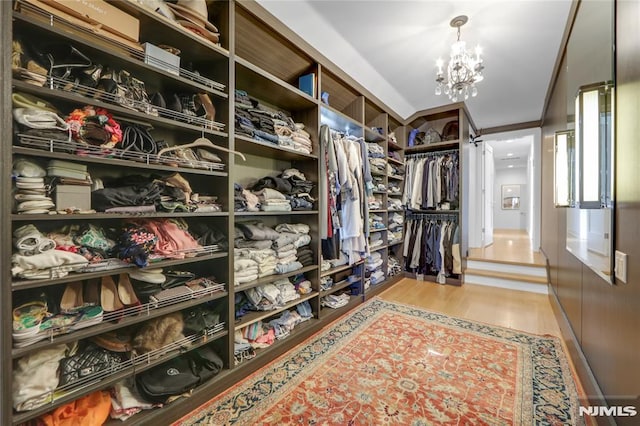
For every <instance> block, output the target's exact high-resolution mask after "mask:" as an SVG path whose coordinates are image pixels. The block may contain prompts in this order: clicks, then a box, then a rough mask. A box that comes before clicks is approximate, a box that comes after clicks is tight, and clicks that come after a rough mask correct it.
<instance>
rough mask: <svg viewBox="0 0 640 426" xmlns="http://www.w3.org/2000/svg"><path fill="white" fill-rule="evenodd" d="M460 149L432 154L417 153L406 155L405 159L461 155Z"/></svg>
mask: <svg viewBox="0 0 640 426" xmlns="http://www.w3.org/2000/svg"><path fill="white" fill-rule="evenodd" d="M459 153H460V150H459V149H447V150H444V151H431V152H416V153H408V154H405V155H404V157H405V158H427V157H439V156H441V155H447V154H459Z"/></svg>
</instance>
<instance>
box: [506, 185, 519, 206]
mask: <svg viewBox="0 0 640 426" xmlns="http://www.w3.org/2000/svg"><path fill="white" fill-rule="evenodd" d="M502 210H520V185H502Z"/></svg>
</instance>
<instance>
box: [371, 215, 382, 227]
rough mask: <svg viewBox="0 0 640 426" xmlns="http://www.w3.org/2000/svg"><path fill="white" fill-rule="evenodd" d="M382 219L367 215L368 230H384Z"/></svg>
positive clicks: (377, 216) (378, 216)
mask: <svg viewBox="0 0 640 426" xmlns="http://www.w3.org/2000/svg"><path fill="white" fill-rule="evenodd" d="M384 228H385V224H384V218H383V217H382V216H380V215H378V214H370V215H369V229H372V230H376V229H384Z"/></svg>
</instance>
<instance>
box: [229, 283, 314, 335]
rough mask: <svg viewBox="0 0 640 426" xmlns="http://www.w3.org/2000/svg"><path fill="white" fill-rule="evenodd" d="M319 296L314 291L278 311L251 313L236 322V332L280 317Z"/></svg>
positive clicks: (288, 303)
mask: <svg viewBox="0 0 640 426" xmlns="http://www.w3.org/2000/svg"><path fill="white" fill-rule="evenodd" d="M317 296H318V292H317V291H312V292H311V293H308V294H303V295H301V296H300V298H299V299H296V300H292V301H291V302H287V303H285V304H284V305H283V306H281V307H280V308H278V309H274V310H271V311H256V312H253V311H252V312H249V313H248V314H246V315H244V316H243V317H242V319H240V321H238V322H236V323H235V324H234V327H235V329H236V330H240V329H242V328H244V327H246V326H248V325H251V324H253V323H255V322H258V321H262V320H263V319H266V318H270V317H272V316H275V315H278V314H279V313H281V312H284V311H286V310H287V309H289V308H293V307H294V306H296V305H298V304H300V303H302V302H304V301H305V300H309V299H313V298H314V297H317Z"/></svg>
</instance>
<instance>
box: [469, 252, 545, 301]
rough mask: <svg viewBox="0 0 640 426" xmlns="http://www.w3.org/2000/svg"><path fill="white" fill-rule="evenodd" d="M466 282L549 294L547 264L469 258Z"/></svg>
mask: <svg viewBox="0 0 640 426" xmlns="http://www.w3.org/2000/svg"><path fill="white" fill-rule="evenodd" d="M464 282H465V284H476V285H486V286H490V287H500V288H508V289H511V290H520V291H528V292H532V293H540V294H547V293H548V287H547V268H546V267H545V265H537V264H531V263H522V262H511V261H501V260H484V259H472V258H468V259H467V267H466V269H465V270H464Z"/></svg>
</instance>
